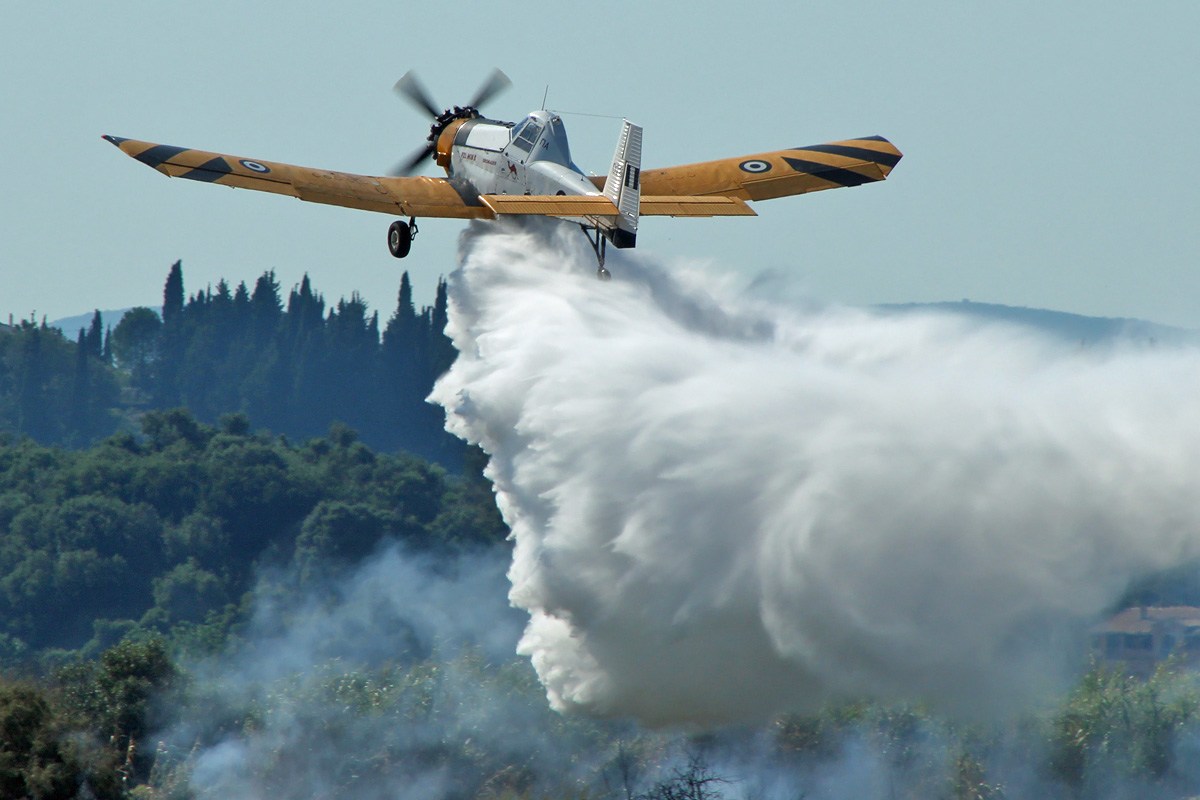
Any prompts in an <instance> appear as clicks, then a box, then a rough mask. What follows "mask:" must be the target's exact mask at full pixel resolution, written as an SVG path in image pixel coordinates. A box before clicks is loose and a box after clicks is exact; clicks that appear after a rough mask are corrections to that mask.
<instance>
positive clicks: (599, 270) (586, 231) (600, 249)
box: [579, 224, 612, 281]
mask: <svg viewBox="0 0 1200 800" xmlns="http://www.w3.org/2000/svg"><path fill="white" fill-rule="evenodd" d="M579 227H580V229H581V230H583V235H584V236H586V237H587V240H588V244H590V245H591V246H592V250H594V251H595V252H596V277H597V278H599V279H600V280H602V281H606V280H609V279H610V278H612V273H611V272H609V271H608V270H607V269H605V268H604V251H605V248H606V246H607V245H608V239H605V238H604V234H602V233H601V232H600V227H599V226H596V227H595V228H589V227H588V226H587V225H583V224H580V226H579Z"/></svg>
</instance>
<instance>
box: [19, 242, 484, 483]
mask: <svg viewBox="0 0 1200 800" xmlns="http://www.w3.org/2000/svg"><path fill="white" fill-rule="evenodd" d="M446 317H447V296H446V285H445V283H439V284H438V289H437V295H436V301H435V303H434V305H433V306H432V307H427V308H424V309H422V310H421V311H420V312H418V311H417V310H416V309H415V307H414V305H413V301H412V286H411V284H410V283H409V280H408V274H407V273H405V274H404V275H403V276H402V278H401V282H400V292H399V297H398V302H397V305H396V310H395V312H394V313H393V314H392V316H391V318H390V319H389V320H388V321H387V324H386V325H385V326H384V327H383V329H382V330H381V329H380V322H379V315H378V314H377V313H374V314H370V315H368V313H367V306H366V303H364V302H363V301H362V300H361V299H360V298H359V297H358V296H357V295H354V296H352V297H351V298H350V299H349V300H339V301H338V302H337V303H336V304H334V305H333V306H332V307H330V308H328V309H326V304H325V300H324V299H323V298H322V297H321V295H320V294H318V293H317V292H315V291H314V290H313V288H312V285H311V283H310V281H309V279H308V277H307V276H306V277H305V278H304V280H303V281H302V282H301V283H300V285H299V286H298V287H296V288H294V289H293V290H292V291H291V292H290V293H289V294H288V297H287V301H286V305H285V303H284V299H283V297H282V295H281V293H280V287H279V284H278V282H277V281H276V280H275V276H274V273H271V272H267V273H264V274H263V275H262V276H261V277H259V278H258V280H257V281H256V282H255V283H254V288H253V290H250V289H249V288H248V287H247V286H246V284H245V283H239V284H238V285H237V286H236V287H235V288H230V285H229V284H228V283H227V282H225V281H223V280H222V281H220V282H219V283H218V284H217V286H216V288H215V289H205V290H203V291H200V292H197V293H196V294H194V295H192V296H191V297H190V298H189V299H187V300H186V302H185V300H184V292H183V270H182V266H181V265H180V264H179V263H178V262H177V263H176V264H175V265H173V266H172V268H171V271H170V273H169V274H168V276H167V281H166V286H165V288H164V292H163V306H162V315H161V317H160V315H159V314H158V313H157V312H156V311H154V310H152V309H149V308H144V307H143V308H135V309H133V310H131V311H130V312H128V313H127V314H126V315H125V316H124V317H123V318H122V319H121V321H120V323H118V325H117V326H116V328H114V329H113V330H112V331H111V332H110V333H109V335H108V337H107V339H105V338H104V337H103V333H102V331H101V329H100V317H99V312H97V315H96V316H95V317H94V319H93V323H92V325H91V327H90V328H89V330H87V331H80V333H79V338H78V340H77V341H76V342H75V343H74V345H72V343H71V342H70V341H69V340H68V339H66V338H65V337H63V336H62V335H61V334H60V333H59V332H58V331H57V330H54V329H51V328H48V327H46V326H45V324H44V323H43V324H42V325H37V324H35V323H33V322H32V321H27V322H22V323H21V324H20V325H17V326H14V327H12V328H8V327H4V328H3V329H0V431H9V432H12V433H15V434H18V435H24V436H29V437H31V438H33V439H35V440H37V441H39V442H42V443H43V444H62V445H67V446H71V447H79V446H84V445H86V444H88V443H90V442H94V441H96V440H98V439H100V438H103V437H105V436H108V435H111V434H112V433H114V432H115V431H116V430H118V428H120V427H121V426H122V425H124V427H125V428H127V429H134V428H136V423H130V422H129V421H128V420H130V419H132V418H136V416H137V415H138V414H140V413H141V412H142V411H143V410H145V409H159V410H165V409H170V408H176V407H180V406H182V407H186V408H188V409H189V411H190V412H191V413H192V414H193V415H194V416H195V417H196V418H197V419H198V420H200V421H201V422H205V423H208V424H215V423H216V422H217V420H219V419H220V417H221V416H222V415H224V414H229V413H242V414H245V415H246V416H247V417H248V418H249V420H251V422H252V424H253V425H254V427H256V428H266V429H269V430H271V431H274V432H276V433H282V434H284V435H287V436H291V437H293V438H308V437H312V436H319V435H321V434H322V433H324V432H325V431H326V430H327V429H328V428H329V426H330V425H331V424H333V423H334V422H341V423H344V424H346V425H349V426H350V427H352V428H354V429H355V430H356V431H358V433H359V435H360V436H361V437H362V439H363V440H364V441H366V442H368V443H369V444H370V445H371V446H372V447H375V448H377V449H383V450H389V451H390V450H397V449H403V450H407V451H409V452H412V453H417V454H419V455H422V456H423V457H425V458H429V459H434V460H437V461H438V462H439V463H442V464H445V465H447V466H449V467H451V468H457V467H458V466H459V465H460V464H461V461H462V452H463V447H462V444H461V443H460V442H458V441H457V440H455V439H454V438H453V437H450V436H449V435H448V434H446V433H445V432H444V431H443V430H442V417H441V411H440V409H437V408H434V407H432V406H430V405H429V404H427V403H425V402H424V399H425V397H426V396H427V395H428V394H429V391H430V389H431V388H432V387H433V382H434V380H435V379H436V378H437V376H439V375H440V374H441V373H443V372H444V371H445V370H446V369H447V368H448V367H449V366H450V363H451V361H452V360H453V357H454V350H453V347H452V346H451V344H450V341H449V339H448V338H447V337H446V335H445V332H444V330H445V326H446ZM122 387H123V389H124V391H121V389H122Z"/></svg>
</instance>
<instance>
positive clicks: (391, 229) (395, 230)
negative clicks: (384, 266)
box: [388, 220, 412, 258]
mask: <svg viewBox="0 0 1200 800" xmlns="http://www.w3.org/2000/svg"><path fill="white" fill-rule="evenodd" d="M411 249H412V230H411V229H410V228H409V227H408V223H407V222H404V221H403V220H396V221H395V222H393V223H392V224H391V225H389V226H388V251H389V252H390V253H391V254H392V255H393V256H395V257H396V258H404V257H405V256H406V255H408V251H409V250H411Z"/></svg>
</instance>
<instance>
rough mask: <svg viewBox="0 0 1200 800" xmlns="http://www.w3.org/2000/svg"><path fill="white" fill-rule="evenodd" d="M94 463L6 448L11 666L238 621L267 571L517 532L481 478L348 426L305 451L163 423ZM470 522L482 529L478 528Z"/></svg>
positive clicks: (152, 417)
mask: <svg viewBox="0 0 1200 800" xmlns="http://www.w3.org/2000/svg"><path fill="white" fill-rule="evenodd" d="M141 424H142V434H143V435H142V437H141V438H140V439H139V438H138V437H134V436H132V435H130V434H124V433H122V434H117V435H115V436H113V437H110V438H108V439H105V440H103V441H101V442H100V443H98V444H97V445H95V446H94V447H92V448H90V449H88V450H83V451H71V450H62V449H57V448H50V447H45V446H43V445H39V444H37V443H35V442H33V441H32V440H30V439H21V440H19V441H15V442H14V441H8V442H2V443H0V647H2V650H0V657H2V658H5V659H7V660H8V661H9V662H10V663H17V662H20V661H21V660H22V659H23V658H24V656H26V655H28V654H30V653H32V652H45V651H46V650H47V649H48V648H64V649H67V650H76V649H79V648H81V647H82V648H86V647H91V648H101V647H104V646H107V645H108V644H111V643H112V642H113V641H114V639H115V638H120V637H121V636H122V635H124V634H126V633H128V632H129V631H131V630H134V629H145V630H153V631H158V632H161V633H167V632H168V631H170V630H172V629H174V628H176V627H178V626H180V625H184V626H186V625H200V624H202V623H204V622H205V621H206V620H210V621H211V620H218V621H219V620H222V619H227V618H228V617H229V616H230V615H229V613H227V612H228V609H229V608H230V607H236V605H237V604H238V603H239V602H240V601H241V598H242V596H243V595H244V594H245V593H246V592H247V591H249V589H250V588H251V581H252V578H253V575H254V570H255V567H256V566H257V565H260V564H262V563H263V562H265V561H273V562H277V563H280V564H287V563H291V562H293V561H294V562H295V563H296V564H297V565H298V566H299V567H300V568H301V572H302V574H303V575H305V576H306V578H312V577H313V576H314V575H316V574H318V573H322V572H328V571H329V570H332V569H336V568H337V565H339V564H349V563H353V562H355V561H356V560H359V559H361V558H362V557H363V556H365V555H367V554H369V553H370V552H371V551H372V550H373V549H374V548H375V547H376V546H377V545H378V544H379V542H380V541H382V540H383V539H384V538H385V537H386V538H390V539H397V540H401V541H404V542H407V543H409V544H411V545H413V546H418V547H430V546H439V545H450V546H453V545H457V544H462V543H466V542H470V541H482V540H496V539H498V538H502V537H503V535H504V528H503V524H502V523H501V522H500V520H499V516H498V514H497V513H496V510H495V507H494V504H493V502H492V498H491V493H490V491H487V490H486V489H485V488H481V486H480V484H481V483H482V479H481V478H479V477H478V476H477V474H476V477H475V478H466V477H464V478H459V477H451V476H448V475H447V474H446V473H445V472H444V471H443V470H441V469H440V468H438V467H434V466H431V465H430V464H428V463H426V462H424V461H421V460H419V459H417V458H416V457H413V456H408V455H386V454H379V453H376V452H374V451H373V450H371V449H370V448H368V447H367V446H366V445H364V444H363V443H362V442H360V441H358V440H357V437H356V436H355V434H354V432H353V431H351V430H350V429H349V428H347V427H345V426H343V425H335V426H334V427H333V428H332V429H331V430H330V432H329V434H328V435H327V436H325V437H320V438H314V439H310V440H308V441H307V442H305V443H303V444H299V445H293V444H289V443H288V442H287V441H286V440H284V439H282V438H273V437H269V436H266V435H261V434H259V435H255V434H251V433H249V432H248V430H247V429H248V425H247V423H246V419H245V417H244V416H240V415H234V416H228V417H225V418H223V420H222V422H221V425H220V427H219V428H214V427H209V426H207V425H203V424H201V423H199V422H197V421H196V420H195V419H194V418H193V417H192V416H191V415H190V414H189V413H188V412H186V411H184V410H180V409H177V410H172V411H154V412H148V413H146V414H145V415H144V416H143V417H142V420H141ZM464 516H466V517H467V518H469V519H470V520H471V525H469V526H468V525H463V524H462V519H463V517H464Z"/></svg>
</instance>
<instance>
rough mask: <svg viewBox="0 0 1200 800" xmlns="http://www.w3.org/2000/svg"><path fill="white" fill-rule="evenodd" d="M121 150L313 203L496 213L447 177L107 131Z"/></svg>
mask: <svg viewBox="0 0 1200 800" xmlns="http://www.w3.org/2000/svg"><path fill="white" fill-rule="evenodd" d="M104 139H105V140H107V141H109V142H112V143H113V144H115V145H116V146H117V147H119V148H120V149H121V152H123V153H125V154H126V155H128V156H131V157H133V158H135V159H137V160H138V161H141V162H142V163H143V164H146V165H147V166H150V167H153V168H154V169H156V170H158V171H159V172H161V173H163V174H164V175H167V176H170V177H172V178H188V179H189V180H194V181H202V182H204V183H217V184H220V185H222V186H234V187H237V188H239V189H254V190H255V191H259V192H272V193H274V194H285V195H290V196H292V197H296V198H299V199H301V200H307V201H309V202H313V203H326V204H328V205H334V206H346V207H348V208H359V209H363V210H364V211H380V212H383V213H385V214H392V215H394V216H400V217H405V216H406V217H452V218H455V219H472V218H484V219H492V218H493V216H494V214H493V213H492V211H491V210H490V209H489V208H488V207H487V206H485V205H483V204H482V203H480V202H479V200H478V198H475V197H472V196H471V194H470V193H469V192H466V191H461V192H460V191H459V189H457V188H456V187H455V186H454V184H452V183H451V182H450V181H449V180H447V179H446V178H425V177H411V178H388V177H371V176H368V175H354V174H352V173H349V172H334V171H332V170H324V169H312V168H310V167H297V166H293V165H292V164H280V163H277V162H274V161H259V160H257V159H250V158H240V157H238V156H230V155H224V154H222V153H209V152H206V151H204V150H191V149H189V148H186V147H174V146H171V145H166V144H155V143H153V142H139V141H136V140H134V139H122V138H121V137H119V136H105V137H104Z"/></svg>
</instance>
